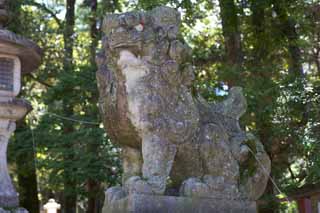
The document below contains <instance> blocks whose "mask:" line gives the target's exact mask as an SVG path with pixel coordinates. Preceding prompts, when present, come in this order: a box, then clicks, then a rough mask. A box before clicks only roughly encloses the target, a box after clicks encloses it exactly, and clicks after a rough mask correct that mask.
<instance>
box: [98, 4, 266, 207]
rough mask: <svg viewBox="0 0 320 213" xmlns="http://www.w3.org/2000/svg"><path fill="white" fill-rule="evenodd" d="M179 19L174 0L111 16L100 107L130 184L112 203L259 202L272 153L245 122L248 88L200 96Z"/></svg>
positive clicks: (102, 63) (115, 191)
mask: <svg viewBox="0 0 320 213" xmlns="http://www.w3.org/2000/svg"><path fill="white" fill-rule="evenodd" d="M179 25H180V14H179V13H178V12H176V11H175V10H173V9H171V8H168V7H158V8H155V9H153V10H152V11H149V12H129V13H124V14H112V15H109V16H107V17H106V19H105V21H104V25H103V26H104V27H103V30H104V32H105V34H106V36H105V37H104V40H103V51H102V53H101V54H100V56H99V57H98V58H97V63H98V65H99V70H98V72H97V79H98V87H99V92H100V100H99V106H100V111H101V115H102V117H103V121H104V125H105V128H106V130H107V132H108V135H109V136H110V137H111V139H112V141H113V142H115V143H117V144H118V145H120V147H121V148H122V152H123V154H122V158H123V169H124V175H123V187H116V188H111V189H110V190H108V191H107V197H109V198H108V199H109V200H110V203H111V204H110V205H113V203H116V204H115V205H120V204H121V202H119V203H117V202H118V200H120V199H128V200H133V201H130V202H129V203H130V205H131V204H132V205H133V204H134V205H140V201H139V199H140V197H138V198H139V199H138V198H137V197H135V196H136V194H141V196H142V194H148V195H175V196H181V197H180V198H170V199H169V200H171V199H177V200H178V201H177V202H174V203H176V204H177V205H178V206H179V205H180V204H179V203H180V200H183V199H186V200H188V198H187V197H192V198H194V199H196V200H199V203H200V204H201V205H204V204H203V203H206V201H205V199H208V198H211V199H212V200H224V201H230V202H231V203H232V202H233V201H234V200H243V201H249V200H251V201H255V200H256V199H258V198H259V197H260V196H261V194H262V193H263V191H264V188H265V186H266V183H267V180H268V175H269V172H270V160H269V158H268V156H267V154H266V152H265V151H264V149H263V146H262V144H261V143H260V142H259V141H258V140H257V139H255V138H254V137H252V136H251V135H250V134H248V133H246V132H244V131H243V130H242V129H241V128H240V125H239V118H240V116H241V115H243V114H244V113H245V110H246V106H247V104H246V100H245V98H244V96H243V94H242V89H241V88H239V87H235V88H231V89H230V91H229V95H228V97H227V98H226V99H225V100H224V101H223V102H221V103H208V102H206V101H205V100H204V99H203V98H201V97H194V96H193V95H192V93H191V88H190V85H191V84H192V81H193V79H194V75H193V68H192V65H191V64H190V63H188V59H189V58H190V48H189V47H188V46H187V45H186V44H185V43H184V42H183V41H181V40H180V39H178V38H179V34H178V31H179V30H178V29H179ZM253 154H254V155H256V157H254V156H253ZM259 163H262V165H260V164H259ZM261 166H263V169H261ZM258 184H259V185H258ZM133 195H134V196H133ZM137 196H138V195H137ZM126 197H127V198H126ZM142 197H143V196H142ZM156 198H159V199H160V200H161V199H162V197H157V196H151V198H150V199H156ZM201 198H203V199H204V200H203V201H202V200H201ZM164 200H165V201H164V204H168V203H167V200H166V199H164ZM183 201H184V200H183ZM145 202H148V201H147V200H146V201H145ZM168 202H169V201H168ZM212 202H213V203H218V202H215V201H212ZM151 203H152V202H151ZM169 203H170V202H169ZM182 203H183V205H182V206H184V202H182ZM223 203H225V204H221V205H222V206H223V205H226V206H225V209H228V208H229V207H230V208H231V206H233V205H231V206H229V204H227V202H223ZM239 203H243V202H239ZM200 204H199V205H200ZM123 205H127V204H123ZM141 205H142V204H141ZM150 205H151V206H153V205H152V204H150ZM168 205H169V204H168ZM217 205H218V204H217ZM239 205H240V204H239ZM218 206H219V205H218ZM235 206H236V205H235ZM153 207H154V206H153ZM136 208H139V207H136ZM179 208H180V207H179ZM208 208H212V206H211V205H209V206H208ZM244 209H245V207H244ZM153 212H154V211H153Z"/></svg>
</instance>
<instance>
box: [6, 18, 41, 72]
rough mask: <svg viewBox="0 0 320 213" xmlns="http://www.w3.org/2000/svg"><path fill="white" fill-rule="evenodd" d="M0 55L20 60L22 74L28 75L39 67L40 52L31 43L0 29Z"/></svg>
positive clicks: (37, 47) (36, 46)
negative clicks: (7, 55) (15, 57)
mask: <svg viewBox="0 0 320 213" xmlns="http://www.w3.org/2000/svg"><path fill="white" fill-rule="evenodd" d="M0 18H1V17H0ZM0 54H9V55H14V56H18V57H19V58H20V60H21V65H22V66H21V71H22V73H29V72H32V71H33V70H35V69H37V68H38V67H39V65H40V63H41V57H42V50H41V49H40V48H39V46H38V45H36V44H35V43H33V42H32V41H30V40H28V39H26V38H24V37H22V36H19V35H16V34H14V33H13V32H10V31H8V30H5V29H0Z"/></svg>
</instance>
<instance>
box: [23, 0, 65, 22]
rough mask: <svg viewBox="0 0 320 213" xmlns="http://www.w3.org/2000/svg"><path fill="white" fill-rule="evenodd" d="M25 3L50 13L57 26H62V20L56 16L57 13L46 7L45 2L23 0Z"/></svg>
mask: <svg viewBox="0 0 320 213" xmlns="http://www.w3.org/2000/svg"><path fill="white" fill-rule="evenodd" d="M24 4H25V5H30V6H35V7H37V8H39V9H40V10H43V11H45V12H46V13H48V14H49V15H51V17H52V18H53V19H54V20H55V21H56V23H57V24H58V25H59V28H62V27H63V25H62V24H63V23H62V21H61V20H60V19H59V18H58V16H57V13H55V12H54V11H52V10H50V9H49V8H48V7H46V5H45V4H40V3H38V2H35V1H33V0H26V1H24Z"/></svg>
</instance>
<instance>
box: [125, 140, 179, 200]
mask: <svg viewBox="0 0 320 213" xmlns="http://www.w3.org/2000/svg"><path fill="white" fill-rule="evenodd" d="M175 154H176V146H175V145H174V144H170V143H169V142H168V141H165V140H164V139H162V138H160V137H158V136H157V135H152V134H148V135H144V136H143V138H142V156H143V167H142V178H140V177H132V178H130V179H129V180H128V181H127V182H126V184H125V185H126V188H127V189H128V190H129V193H147V194H159V195H162V194H164V191H165V189H166V181H167V178H168V176H169V174H170V171H171V168H172V165H173V161H174V157H175Z"/></svg>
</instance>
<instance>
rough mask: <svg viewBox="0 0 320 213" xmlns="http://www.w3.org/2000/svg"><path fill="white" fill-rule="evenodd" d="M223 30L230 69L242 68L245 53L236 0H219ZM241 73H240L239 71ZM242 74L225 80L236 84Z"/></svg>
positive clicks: (226, 59) (226, 57)
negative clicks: (242, 45) (242, 46)
mask: <svg viewBox="0 0 320 213" xmlns="http://www.w3.org/2000/svg"><path fill="white" fill-rule="evenodd" d="M219 5H220V11H221V12H220V16H221V21H222V31H223V36H224V45H225V61H226V65H227V68H228V69H232V70H236V71H237V72H238V71H239V72H240V70H241V67H242V62H243V54H242V48H241V34H240V31H239V28H240V27H239V18H238V12H237V10H238V8H237V6H236V4H235V2H234V0H219ZM238 74H239V73H238ZM239 76H240V75H237V73H235V74H234V75H232V76H231V78H229V79H226V80H225V81H226V82H227V84H228V85H229V86H230V87H231V86H234V85H236V82H237V78H238V77H239Z"/></svg>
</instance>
